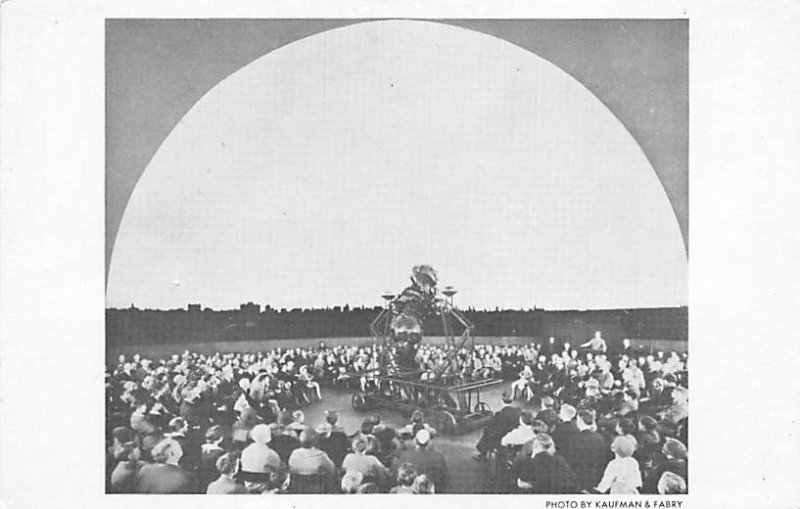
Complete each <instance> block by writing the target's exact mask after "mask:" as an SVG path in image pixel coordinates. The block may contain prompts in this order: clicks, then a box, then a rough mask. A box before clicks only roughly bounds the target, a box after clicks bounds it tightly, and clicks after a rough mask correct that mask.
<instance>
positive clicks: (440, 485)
mask: <svg viewBox="0 0 800 509" xmlns="http://www.w3.org/2000/svg"><path fill="white" fill-rule="evenodd" d="M414 442H415V444H416V447H414V448H413V449H408V450H405V451H402V452H401V453H400V454H399V455H398V456H397V458H395V460H394V463H393V467H394V470H395V471H397V469H398V468H399V467H400V465H403V464H406V463H408V464H411V465H413V466H414V467H415V468H416V470H417V473H418V474H425V475H427V476H428V477H429V478H430V479H431V481H433V484H434V486H436V488H437V491H438V492H440V493H446V492H447V482H448V473H447V462H446V461H445V459H444V455H442V453H440V452H439V451H437V450H435V449H434V448H433V447H432V446H431V443H430V442H431V434H430V433H428V431H427V430H424V429H423V430H420V431H418V432H417V435H416V436H415V437H414Z"/></svg>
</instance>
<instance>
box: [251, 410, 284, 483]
mask: <svg viewBox="0 0 800 509" xmlns="http://www.w3.org/2000/svg"><path fill="white" fill-rule="evenodd" d="M250 438H252V439H253V443H252V444H250V445H248V446H247V447H245V449H244V450H243V451H242V459H241V465H242V470H241V477H242V479H243V480H251V481H253V482H264V481H265V480H266V479H268V478H269V474H270V473H271V472H277V471H278V470H279V469H280V467H281V458H280V456H278V453H277V452H275V451H274V450H273V449H272V448H271V447H270V446H269V443H270V442H271V441H272V430H271V429H270V428H269V426H267V425H266V424H259V425H257V426H255V427H254V428H253V429H252V430H250Z"/></svg>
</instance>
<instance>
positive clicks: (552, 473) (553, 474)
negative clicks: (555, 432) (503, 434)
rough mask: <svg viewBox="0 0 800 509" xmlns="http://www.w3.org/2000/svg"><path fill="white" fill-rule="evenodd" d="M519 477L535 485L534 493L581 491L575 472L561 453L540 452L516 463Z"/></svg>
mask: <svg viewBox="0 0 800 509" xmlns="http://www.w3.org/2000/svg"><path fill="white" fill-rule="evenodd" d="M515 470H516V472H517V478H519V479H521V480H523V481H525V482H527V483H529V484H532V485H533V489H532V490H531V492H532V493H549V494H552V493H580V492H581V487H580V484H579V482H578V478H577V476H576V475H575V472H573V471H572V469H571V468H570V466H569V465H567V462H566V461H564V458H562V457H561V456H560V455H557V454H556V455H554V456H551V455H550V454H548V453H546V452H540V453H539V454H537V455H536V456H534V457H533V458H527V459H525V460H523V461H521V462H519V463H518V464H517V465H515Z"/></svg>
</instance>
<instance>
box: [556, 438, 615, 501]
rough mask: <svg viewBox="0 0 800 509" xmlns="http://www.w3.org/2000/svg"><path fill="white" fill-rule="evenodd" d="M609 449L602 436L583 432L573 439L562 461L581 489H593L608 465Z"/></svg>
mask: <svg viewBox="0 0 800 509" xmlns="http://www.w3.org/2000/svg"><path fill="white" fill-rule="evenodd" d="M608 453H609V448H608V445H607V444H606V441H605V440H604V439H603V436H602V435H601V434H600V433H597V432H596V431H589V430H584V431H581V432H580V433H578V434H576V435H575V436H574V437H573V440H572V442H571V443H570V445H569V446H568V447H567V451H566V454H565V455H564V459H565V460H567V463H568V464H569V466H570V467H572V470H574V471H575V474H577V476H578V481H579V482H580V485H581V488H582V489H589V488H594V487H595V486H597V484H598V483H599V482H600V479H602V477H603V472H604V471H605V468H606V465H607V464H608Z"/></svg>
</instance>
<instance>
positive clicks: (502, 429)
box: [487, 405, 522, 437]
mask: <svg viewBox="0 0 800 509" xmlns="http://www.w3.org/2000/svg"><path fill="white" fill-rule="evenodd" d="M521 413H522V410H520V409H519V408H517V407H515V406H511V405H507V406H504V407H503V408H501V409H500V410H499V411H498V412H497V413H496V414H494V417H493V418H492V420H491V421H490V422H489V425H488V426H487V427H488V428H490V429H491V431H492V433H493V434H496V435H499V436H501V437H502V436H503V435H505V434H506V433H508V432H509V431H511V430H512V429H514V428H516V427H517V426H519V415H520V414H521Z"/></svg>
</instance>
